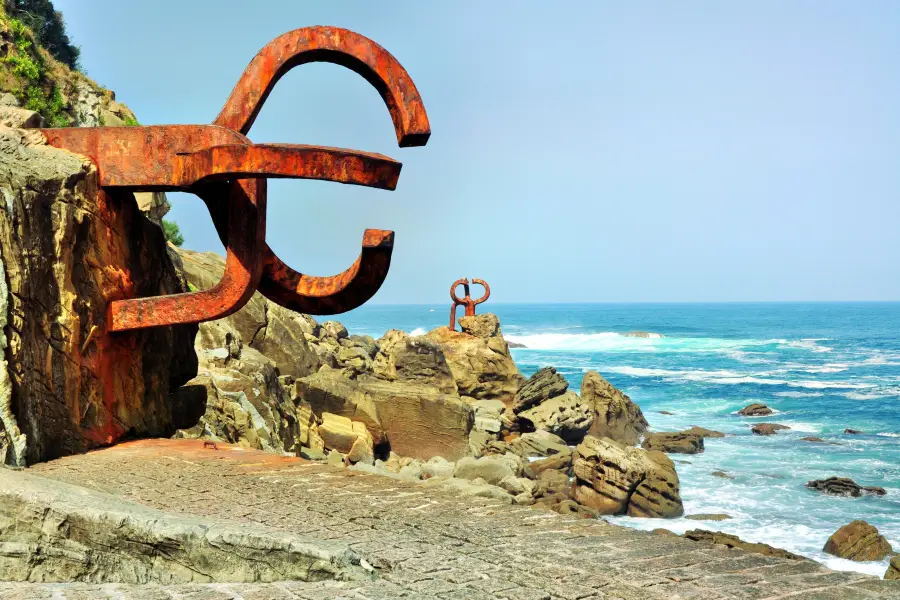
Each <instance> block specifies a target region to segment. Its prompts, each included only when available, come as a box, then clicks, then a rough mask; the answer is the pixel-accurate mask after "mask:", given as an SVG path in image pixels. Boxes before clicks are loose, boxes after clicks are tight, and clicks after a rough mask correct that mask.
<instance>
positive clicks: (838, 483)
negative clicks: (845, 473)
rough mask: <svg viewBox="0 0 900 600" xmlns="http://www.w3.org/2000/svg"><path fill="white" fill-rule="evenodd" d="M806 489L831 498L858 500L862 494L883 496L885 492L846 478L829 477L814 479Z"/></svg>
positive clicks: (879, 488)
mask: <svg viewBox="0 0 900 600" xmlns="http://www.w3.org/2000/svg"><path fill="white" fill-rule="evenodd" d="M806 487H808V488H810V489H813V490H818V491H820V492H824V493H826V494H831V495H832V496H850V497H852V498H859V497H860V496H862V495H864V494H874V495H876V496H884V495H885V494H886V493H887V492H886V491H885V489H884V488H881V487H876V486H869V487H865V486H861V485H859V484H858V483H856V482H855V481H853V480H852V479H849V478H847V477H829V478H828V479H815V480H813V481H810V482H809V483H807V484H806Z"/></svg>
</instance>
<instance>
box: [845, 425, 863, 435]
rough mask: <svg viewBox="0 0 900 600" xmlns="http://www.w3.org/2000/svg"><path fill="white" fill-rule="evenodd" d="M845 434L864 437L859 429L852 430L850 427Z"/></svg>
mask: <svg viewBox="0 0 900 600" xmlns="http://www.w3.org/2000/svg"><path fill="white" fill-rule="evenodd" d="M844 433H846V434H847V435H862V434H863V432H862V431H860V430H859V429H850V428H849V427H848V428H847V429H845V430H844Z"/></svg>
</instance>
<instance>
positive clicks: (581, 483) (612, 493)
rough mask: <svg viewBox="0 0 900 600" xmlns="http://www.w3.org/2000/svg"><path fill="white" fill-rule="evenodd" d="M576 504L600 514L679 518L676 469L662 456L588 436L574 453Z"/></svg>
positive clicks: (679, 499) (680, 506) (679, 503)
mask: <svg viewBox="0 0 900 600" xmlns="http://www.w3.org/2000/svg"><path fill="white" fill-rule="evenodd" d="M573 470H574V473H575V478H576V481H575V499H576V500H577V501H578V502H579V503H581V504H583V505H585V506H588V507H591V508H594V509H597V510H598V511H599V512H600V513H601V514H605V515H616V514H628V515H629V516H633V517H662V518H667V517H680V516H681V515H682V514H684V507H683V506H682V504H681V495H680V492H679V482H678V474H677V473H676V472H675V465H673V464H672V461H671V460H669V459H668V457H666V455H665V454H663V453H662V452H656V451H649V452H648V451H647V450H642V449H639V448H632V447H630V446H623V445H621V444H618V443H616V442H614V441H612V440H608V439H603V438H596V437H593V436H588V437H586V438H585V439H584V441H583V442H582V443H581V444H579V445H578V447H577V448H576V449H575V460H574V464H573Z"/></svg>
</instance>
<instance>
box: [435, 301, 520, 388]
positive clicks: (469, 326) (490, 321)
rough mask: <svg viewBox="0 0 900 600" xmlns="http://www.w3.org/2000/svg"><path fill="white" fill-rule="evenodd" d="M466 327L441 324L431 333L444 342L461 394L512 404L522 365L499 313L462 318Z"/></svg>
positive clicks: (446, 354)
mask: <svg viewBox="0 0 900 600" xmlns="http://www.w3.org/2000/svg"><path fill="white" fill-rule="evenodd" d="M459 322H460V326H461V327H462V331H450V329H449V328H447V327H439V328H438V329H435V330H433V331H431V332H429V333H428V335H427V337H428V339H430V340H431V341H433V342H436V343H437V344H440V347H441V350H443V353H444V358H445V359H446V360H447V364H448V365H449V366H450V372H451V373H452V374H453V379H454V380H455V382H456V387H457V389H458V390H459V394H460V395H461V396H468V397H471V398H475V399H476V400H501V401H502V402H503V403H504V404H507V405H508V404H510V403H511V402H512V400H513V398H514V397H515V395H516V390H517V389H518V388H519V377H520V375H519V369H518V367H516V363H515V362H513V359H512V355H511V354H510V353H509V347H508V346H507V344H506V340H504V339H503V334H502V333H501V331H500V322H499V320H498V319H497V316H496V315H493V314H491V313H485V314H481V315H476V316H474V317H463V318H461V319H460V320H459Z"/></svg>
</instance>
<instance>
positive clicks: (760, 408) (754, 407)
mask: <svg viewBox="0 0 900 600" xmlns="http://www.w3.org/2000/svg"><path fill="white" fill-rule="evenodd" d="M738 414H739V415H741V416H744V417H765V416H768V415H771V414H772V409H771V408H769V407H768V406H766V405H765V404H759V403H756V404H748V405H747V406H745V407H744V408H742V409H741V410H739V411H738Z"/></svg>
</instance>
